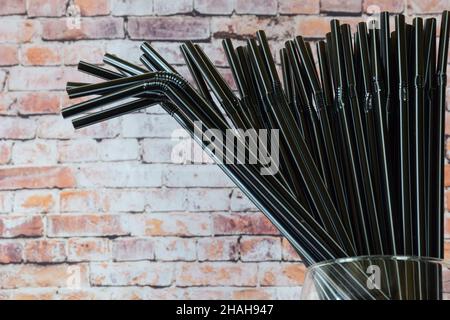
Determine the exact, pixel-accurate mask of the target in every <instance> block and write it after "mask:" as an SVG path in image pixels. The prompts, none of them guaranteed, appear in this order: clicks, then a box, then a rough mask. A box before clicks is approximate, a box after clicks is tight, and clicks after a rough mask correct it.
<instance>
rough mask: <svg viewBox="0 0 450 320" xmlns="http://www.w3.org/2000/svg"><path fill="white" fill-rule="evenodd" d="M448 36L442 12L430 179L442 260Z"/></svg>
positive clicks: (448, 15)
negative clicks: (433, 154) (434, 169)
mask: <svg viewBox="0 0 450 320" xmlns="http://www.w3.org/2000/svg"><path fill="white" fill-rule="evenodd" d="M449 34H450V12H449V11H444V12H443V13H442V18H441V32H440V35H439V51H438V63H437V72H436V77H437V108H438V110H439V111H438V116H437V119H436V122H435V123H434V125H435V128H434V131H435V133H434V134H433V137H434V139H436V145H435V146H434V148H433V151H434V152H436V159H435V161H434V163H433V164H432V165H433V166H436V168H437V170H436V173H435V174H434V175H433V177H432V180H431V181H432V185H431V189H430V190H431V191H430V194H431V196H432V197H433V200H432V203H434V205H435V207H434V210H436V212H437V215H438V219H436V230H437V232H436V243H437V252H436V253H437V254H436V256H437V257H438V258H443V255H444V254H443V253H444V240H443V234H444V231H443V226H444V200H443V199H444V134H445V125H444V124H445V88H446V85H447V55H448V46H449V44H448V42H449Z"/></svg>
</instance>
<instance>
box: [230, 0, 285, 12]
mask: <svg viewBox="0 0 450 320" xmlns="http://www.w3.org/2000/svg"><path fill="white" fill-rule="evenodd" d="M277 8H278V3H277V1H276V0H236V13H238V14H249V13H250V14H259V15H265V16H268V15H275V14H277Z"/></svg>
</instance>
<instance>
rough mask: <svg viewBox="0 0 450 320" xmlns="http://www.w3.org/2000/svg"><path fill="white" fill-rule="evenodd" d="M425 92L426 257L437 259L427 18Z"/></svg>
mask: <svg viewBox="0 0 450 320" xmlns="http://www.w3.org/2000/svg"><path fill="white" fill-rule="evenodd" d="M425 53H426V59H425V63H426V64H425V92H427V94H426V97H425V121H426V125H425V128H426V131H425V144H426V145H425V149H426V151H425V154H426V173H425V175H426V197H427V203H426V205H427V210H426V215H427V223H426V226H427V231H426V239H427V240H426V241H427V244H428V246H427V252H426V256H427V257H436V258H437V246H436V241H435V240H434V239H435V237H436V233H437V232H439V230H437V228H436V221H437V220H438V219H439V215H438V214H437V212H436V211H435V210H434V206H433V204H432V196H431V194H430V192H431V176H432V173H431V172H432V171H433V170H434V166H433V165H432V164H433V159H434V156H435V154H434V150H433V143H434V142H433V141H432V139H433V138H434V137H433V125H434V124H435V123H436V121H437V114H438V112H437V111H438V109H437V108H436V107H435V103H436V97H435V95H436V86H437V84H436V76H435V74H436V19H435V18H429V19H427V20H426V22H425Z"/></svg>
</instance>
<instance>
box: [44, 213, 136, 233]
mask: <svg viewBox="0 0 450 320" xmlns="http://www.w3.org/2000/svg"><path fill="white" fill-rule="evenodd" d="M125 221H126V216H120V215H104V214H103V215H93V214H84V215H49V216H48V217H47V223H48V230H47V233H48V236H49V237H77V236H80V237H93V236H108V235H110V236H112V235H114V236H119V235H127V234H129V231H128V230H127V229H128V228H127V226H126V223H125Z"/></svg>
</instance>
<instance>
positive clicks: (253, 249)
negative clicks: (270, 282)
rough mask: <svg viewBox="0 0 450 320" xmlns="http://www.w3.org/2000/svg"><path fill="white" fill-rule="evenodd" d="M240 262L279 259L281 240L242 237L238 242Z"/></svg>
mask: <svg viewBox="0 0 450 320" xmlns="http://www.w3.org/2000/svg"><path fill="white" fill-rule="evenodd" d="M239 251H240V255H241V260H242V261H269V260H280V259H281V240H280V238H277V237H242V238H241V240H240V241H239Z"/></svg>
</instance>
